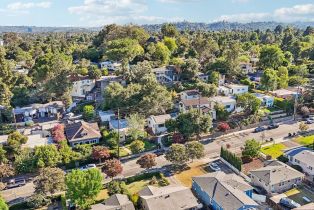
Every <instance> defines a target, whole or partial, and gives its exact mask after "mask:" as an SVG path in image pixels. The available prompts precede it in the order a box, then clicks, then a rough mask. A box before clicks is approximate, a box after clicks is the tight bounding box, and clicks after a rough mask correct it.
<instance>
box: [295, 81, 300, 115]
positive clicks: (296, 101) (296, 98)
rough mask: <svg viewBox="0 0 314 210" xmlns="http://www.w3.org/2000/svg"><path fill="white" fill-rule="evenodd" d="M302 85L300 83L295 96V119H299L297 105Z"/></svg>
mask: <svg viewBox="0 0 314 210" xmlns="http://www.w3.org/2000/svg"><path fill="white" fill-rule="evenodd" d="M299 90H300V85H298V91H297V94H296V96H295V97H294V110H293V120H294V121H295V120H296V119H297V106H298V97H299Z"/></svg>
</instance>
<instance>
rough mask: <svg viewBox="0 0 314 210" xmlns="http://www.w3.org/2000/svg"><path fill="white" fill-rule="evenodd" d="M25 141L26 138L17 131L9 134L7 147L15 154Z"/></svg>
mask: <svg viewBox="0 0 314 210" xmlns="http://www.w3.org/2000/svg"><path fill="white" fill-rule="evenodd" d="M27 140H28V137H27V136H24V135H23V134H21V133H20V132H19V131H14V132H13V133H10V134H9V136H8V140H7V145H8V148H9V150H10V151H11V152H13V153H17V152H18V151H19V150H20V149H21V145H22V144H25V143H26V142H27Z"/></svg>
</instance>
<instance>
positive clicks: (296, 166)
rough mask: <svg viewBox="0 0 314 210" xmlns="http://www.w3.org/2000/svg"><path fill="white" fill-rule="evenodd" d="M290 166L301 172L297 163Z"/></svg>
mask: <svg viewBox="0 0 314 210" xmlns="http://www.w3.org/2000/svg"><path fill="white" fill-rule="evenodd" d="M291 167H292V168H294V169H295V170H297V171H300V172H301V173H303V169H302V167H301V166H299V165H291Z"/></svg>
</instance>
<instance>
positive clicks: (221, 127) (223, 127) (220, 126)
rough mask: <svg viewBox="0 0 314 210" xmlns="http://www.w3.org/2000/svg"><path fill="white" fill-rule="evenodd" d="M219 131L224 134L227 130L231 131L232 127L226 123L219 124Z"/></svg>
mask: <svg viewBox="0 0 314 210" xmlns="http://www.w3.org/2000/svg"><path fill="white" fill-rule="evenodd" d="M217 128H218V130H220V131H222V132H226V131H227V130H229V129H230V126H229V124H228V123H226V122H221V123H219V124H218V127H217Z"/></svg>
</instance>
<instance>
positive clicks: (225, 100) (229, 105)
mask: <svg viewBox="0 0 314 210" xmlns="http://www.w3.org/2000/svg"><path fill="white" fill-rule="evenodd" d="M210 101H212V102H214V103H216V104H221V105H223V106H224V107H225V109H226V110H227V111H228V112H233V111H234V110H235V109H236V105H237V101H236V100H235V98H234V97H231V96H215V97H212V98H210Z"/></svg>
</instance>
